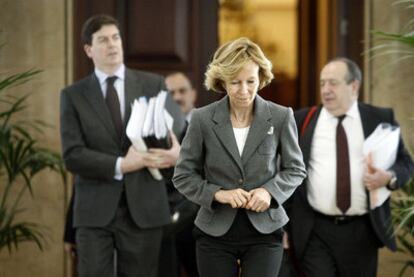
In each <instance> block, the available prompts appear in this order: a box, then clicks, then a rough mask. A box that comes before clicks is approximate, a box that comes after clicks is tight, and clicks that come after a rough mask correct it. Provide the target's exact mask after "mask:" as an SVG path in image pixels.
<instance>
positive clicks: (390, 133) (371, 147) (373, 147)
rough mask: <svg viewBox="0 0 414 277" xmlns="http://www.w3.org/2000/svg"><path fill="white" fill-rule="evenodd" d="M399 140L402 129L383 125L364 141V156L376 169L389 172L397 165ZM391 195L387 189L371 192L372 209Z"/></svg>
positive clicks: (386, 124) (387, 124)
mask: <svg viewBox="0 0 414 277" xmlns="http://www.w3.org/2000/svg"><path fill="white" fill-rule="evenodd" d="M399 140H400V127H397V126H392V125H391V124H389V123H381V124H379V125H378V127H377V128H376V129H375V130H374V132H372V134H371V135H370V136H369V137H368V138H367V139H366V140H365V141H364V145H363V154H364V156H365V158H366V159H367V160H371V162H372V165H373V166H374V167H376V168H379V169H383V170H387V169H388V168H390V167H391V166H392V165H393V164H394V163H395V160H396V158H397V150H398V144H399ZM390 195H391V192H390V191H389V190H388V189H387V188H385V187H382V188H379V189H376V190H372V191H370V200H371V201H370V202H371V203H370V208H371V209H375V208H376V207H379V206H381V205H382V204H383V203H384V202H385V201H386V200H387V199H388V198H389V197H390Z"/></svg>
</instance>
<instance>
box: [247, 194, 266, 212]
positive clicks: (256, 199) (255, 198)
mask: <svg viewBox="0 0 414 277" xmlns="http://www.w3.org/2000/svg"><path fill="white" fill-rule="evenodd" d="M250 195H251V198H250V201H249V202H248V203H247V205H246V209H248V210H252V211H255V212H258V213H261V212H264V211H266V210H267V209H269V207H270V201H271V200H272V197H271V196H270V193H269V192H268V191H267V190H266V189H264V188H257V189H253V190H251V191H250Z"/></svg>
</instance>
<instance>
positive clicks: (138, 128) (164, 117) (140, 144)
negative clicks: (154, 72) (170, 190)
mask: <svg viewBox="0 0 414 277" xmlns="http://www.w3.org/2000/svg"><path fill="white" fill-rule="evenodd" d="M167 93H168V92H166V91H160V93H158V95H157V96H155V97H151V98H150V99H149V101H147V98H145V97H140V98H139V99H135V101H134V102H133V103H132V107H131V116H130V118H129V121H128V125H127V128H126V134H127V136H128V138H129V139H130V140H131V142H132V145H134V147H135V148H136V149H137V150H139V151H143V152H146V151H147V150H148V147H147V144H146V143H145V140H146V138H149V137H152V136H154V137H155V138H156V139H158V140H163V139H164V140H165V139H168V131H169V130H171V129H172V126H173V123H174V119H173V117H172V116H171V115H170V114H169V113H168V111H167V110H166V109H165V101H166V98H167ZM150 146H151V145H150ZM148 170H149V171H150V173H151V175H152V176H153V177H154V179H156V180H161V179H162V175H161V173H160V171H159V170H158V169H156V168H149V169H148Z"/></svg>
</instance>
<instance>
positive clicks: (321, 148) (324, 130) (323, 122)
mask: <svg viewBox="0 0 414 277" xmlns="http://www.w3.org/2000/svg"><path fill="white" fill-rule="evenodd" d="M337 124H338V118H337V117H335V116H334V115H332V114H330V113H329V112H328V111H327V110H326V109H325V108H322V110H321V113H320V115H319V118H318V121H317V123H316V127H315V132H314V135H313V139H312V145H311V153H310V158H309V167H308V179H307V189H308V201H309V203H310V205H311V206H312V207H313V209H314V210H316V211H318V212H320V213H323V214H327V215H341V214H342V212H341V211H340V210H339V208H338V207H337V206H336V126H337ZM342 124H343V127H344V129H345V132H346V137H347V140H348V150H349V161H350V171H351V207H350V208H349V209H348V210H347V212H346V215H361V214H365V213H367V211H368V206H367V195H366V192H365V187H364V184H363V180H362V178H363V174H364V172H365V169H366V162H365V159H364V156H363V154H362V146H363V143H364V133H363V129H362V122H361V116H360V114H359V110H358V104H357V101H355V103H354V104H353V105H352V106H351V108H350V109H349V110H348V111H347V113H346V117H345V118H344V120H343V121H342Z"/></svg>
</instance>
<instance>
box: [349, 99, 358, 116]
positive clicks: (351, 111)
mask: <svg viewBox="0 0 414 277" xmlns="http://www.w3.org/2000/svg"><path fill="white" fill-rule="evenodd" d="M346 116H349V117H351V118H358V117H359V110H358V101H354V103H353V104H352V106H351V108H349V110H348V111H347V112H346Z"/></svg>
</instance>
